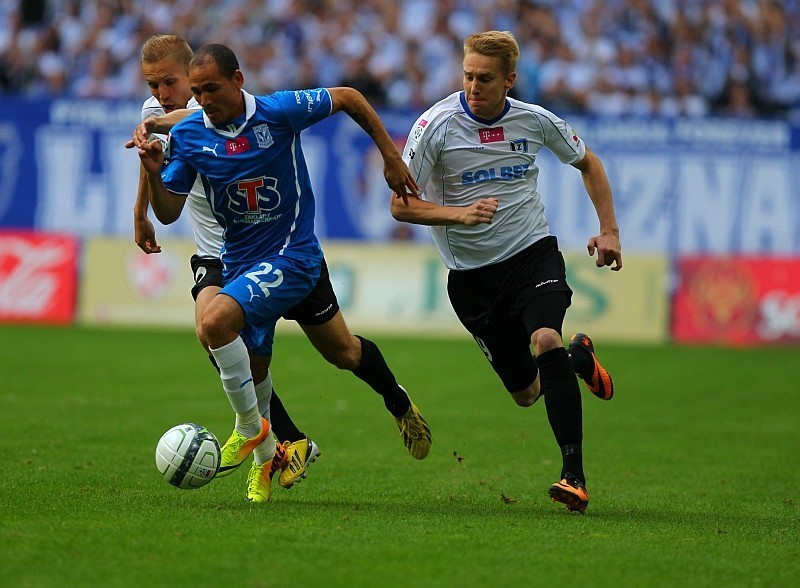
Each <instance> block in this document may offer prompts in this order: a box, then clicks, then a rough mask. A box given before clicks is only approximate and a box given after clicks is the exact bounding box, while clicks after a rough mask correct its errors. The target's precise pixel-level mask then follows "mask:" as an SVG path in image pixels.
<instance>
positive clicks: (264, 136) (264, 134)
mask: <svg viewBox="0 0 800 588" xmlns="http://www.w3.org/2000/svg"><path fill="white" fill-rule="evenodd" d="M253 132H254V133H255V134H256V141H257V142H258V147H259V149H266V148H268V147H270V146H271V145H272V144H273V143H274V142H275V140H274V139H273V138H272V135H271V134H270V132H269V127H268V126H267V125H256V126H254V127H253Z"/></svg>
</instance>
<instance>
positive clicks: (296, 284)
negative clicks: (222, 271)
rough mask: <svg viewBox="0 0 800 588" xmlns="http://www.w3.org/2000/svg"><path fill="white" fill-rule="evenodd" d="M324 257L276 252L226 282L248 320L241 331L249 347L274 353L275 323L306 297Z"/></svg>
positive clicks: (241, 270)
mask: <svg viewBox="0 0 800 588" xmlns="http://www.w3.org/2000/svg"><path fill="white" fill-rule="evenodd" d="M320 261H321V257H305V256H299V257H293V256H286V255H275V256H272V257H270V258H268V259H266V260H264V261H261V262H259V263H257V264H256V265H254V266H253V267H250V268H243V269H240V270H237V271H236V272H235V275H236V276H237V277H235V278H233V279H232V280H230V281H229V282H227V283H226V284H225V286H224V287H223V288H222V290H221V292H220V293H221V294H227V295H228V296H230V297H231V298H233V299H234V300H236V302H238V303H239V306H241V307H242V311H243V312H244V320H245V322H246V323H247V325H246V326H245V328H244V330H242V332H241V336H242V339H243V340H244V343H245V345H247V348H248V349H249V350H251V351H253V352H254V353H256V354H257V355H272V341H273V339H274V338H275V323H277V322H278V319H279V318H281V316H282V315H283V314H285V313H286V312H287V311H288V310H289V309H290V308H292V307H294V306H295V305H296V304H297V303H298V302H300V301H302V300H304V299H305V298H306V296H308V294H309V292H311V290H312V289H313V288H314V285H315V284H316V283H317V280H318V279H319V275H320V268H321V263H320Z"/></svg>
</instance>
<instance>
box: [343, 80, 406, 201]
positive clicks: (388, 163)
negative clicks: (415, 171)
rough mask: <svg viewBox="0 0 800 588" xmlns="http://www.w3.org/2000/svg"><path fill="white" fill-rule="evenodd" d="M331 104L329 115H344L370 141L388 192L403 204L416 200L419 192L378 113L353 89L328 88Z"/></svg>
mask: <svg viewBox="0 0 800 588" xmlns="http://www.w3.org/2000/svg"><path fill="white" fill-rule="evenodd" d="M328 92H330V95H331V101H332V103H333V109H332V114H333V113H336V112H339V111H340V110H343V111H345V112H346V113H347V114H348V116H350V118H352V119H353V120H354V121H356V122H357V123H358V125H359V126H360V127H361V128H362V129H364V131H366V133H367V134H368V135H369V136H370V137H372V140H373V141H374V142H375V145H376V146H377V147H378V150H379V151H380V152H381V155H382V156H383V177H384V178H385V179H386V183H387V184H388V185H389V188H391V190H392V192H394V193H395V194H398V195H399V196H400V198H402V199H403V201H406V202H407V201H408V197H409V196H411V197H412V198H418V197H419V188H418V187H417V183H416V182H415V181H414V178H413V177H411V172H410V171H409V170H408V166H407V165H406V163H405V162H404V161H403V158H402V156H401V154H400V152H399V151H398V150H397V146H396V145H395V144H394V141H393V140H392V138H391V137H390V136H389V132H388V131H387V130H386V127H385V126H384V125H383V122H381V119H380V117H378V113H377V112H375V109H374V108H372V106H370V104H369V102H367V99H366V98H364V95H363V94H362V93H361V92H359V91H358V90H356V89H355V88H346V87H341V88H328Z"/></svg>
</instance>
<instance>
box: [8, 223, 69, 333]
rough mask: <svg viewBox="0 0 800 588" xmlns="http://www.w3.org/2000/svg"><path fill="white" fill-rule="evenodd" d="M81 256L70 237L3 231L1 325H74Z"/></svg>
mask: <svg viewBox="0 0 800 588" xmlns="http://www.w3.org/2000/svg"><path fill="white" fill-rule="evenodd" d="M78 255H79V247H78V240H77V239H76V238H75V237H73V236H71V235H56V234H47V233H34V232H32V231H4V230H0V323H2V322H21V323H51V324H70V323H72V321H73V319H74V315H75V297H76V292H77V287H78V275H77V268H78Z"/></svg>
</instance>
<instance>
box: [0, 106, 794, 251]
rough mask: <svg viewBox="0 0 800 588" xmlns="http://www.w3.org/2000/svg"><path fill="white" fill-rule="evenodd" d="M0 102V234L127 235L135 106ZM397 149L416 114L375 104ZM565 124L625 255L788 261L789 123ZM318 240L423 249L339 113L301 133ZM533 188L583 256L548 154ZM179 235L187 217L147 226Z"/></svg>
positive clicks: (566, 193) (591, 221) (589, 217)
mask: <svg viewBox="0 0 800 588" xmlns="http://www.w3.org/2000/svg"><path fill="white" fill-rule="evenodd" d="M0 103H1V104H2V108H0V227H6V228H21V229H35V230H40V231H54V232H58V233H67V234H72V235H75V236H78V237H93V236H98V235H102V236H113V237H122V238H130V237H131V235H132V230H133V229H132V224H133V221H132V210H133V201H134V198H135V194H136V186H137V173H138V165H139V164H138V159H137V156H136V154H135V152H133V151H129V150H126V149H124V147H123V145H124V143H125V141H126V140H127V139H128V138H129V137H130V134H131V131H132V130H133V127H134V126H135V125H136V124H137V122H138V119H139V113H140V106H141V103H140V102H138V101H135V102H134V101H110V100H99V99H97V100H79V99H56V100H22V99H11V98H3V99H1V101H0ZM381 115H382V118H383V120H384V122H385V124H386V126H387V128H388V129H389V132H390V133H391V134H392V136H394V137H395V138H396V140H397V143H398V146H402V145H403V143H404V142H405V138H406V135H407V133H408V130H409V129H410V128H411V125H412V124H413V122H414V120H415V119H416V117H417V116H418V115H419V113H416V112H408V111H394V110H384V111H382V112H381ZM565 118H566V119H567V120H568V121H569V122H570V123H571V124H572V126H573V127H574V128H575V129H576V131H577V132H578V134H579V135H580V136H581V137H582V138H583V139H584V140H585V141H586V142H587V144H588V145H589V146H590V147H591V148H592V149H594V150H595V151H596V152H597V153H598V154H599V155H600V157H601V158H602V160H603V162H604V164H605V166H606V169H607V171H608V175H609V178H610V180H611V184H612V186H613V187H614V198H615V204H616V209H617V216H618V220H619V223H620V226H621V228H622V244H623V248H624V250H625V251H626V252H628V253H655V254H666V255H695V254H720V255H725V254H729V253H737V254H761V255H771V254H780V255H787V254H793V255H797V254H800V128H798V127H794V126H791V125H790V124H788V123H786V122H783V121H780V120H758V119H753V120H723V119H680V118H677V119H655V118H652V119H649V118H626V119H619V118H602V119H600V118H594V117H581V116H576V117H570V116H569V115H565ZM302 141H303V148H304V150H305V152H306V155H307V159H308V162H309V168H310V170H311V175H312V182H313V184H314V186H315V192H316V197H317V206H318V213H317V233H318V235H319V236H320V238H321V239H325V240H348V241H370V242H373V241H389V240H410V241H420V242H424V243H427V242H428V235H427V229H426V228H424V227H418V226H410V225H404V224H400V223H397V222H396V221H394V219H392V217H391V215H390V214H389V210H388V199H389V193H388V190H387V188H386V186H385V183H384V180H383V174H382V165H381V160H380V155H379V153H378V152H377V150H376V149H375V148H374V147H373V146H372V143H371V141H370V139H369V137H367V135H366V134H365V133H364V132H363V131H362V130H361V129H360V128H359V127H358V126H357V125H356V124H355V123H354V122H353V121H352V120H351V119H350V118H348V117H346V116H334V117H331V118H329V119H326V120H325V121H323V122H322V123H320V124H318V125H315V126H314V127H312V128H310V129H308V130H306V131H304V132H303V138H302ZM537 161H538V164H539V166H540V168H541V173H540V175H539V188H540V192H541V194H542V195H543V198H544V200H545V204H546V206H547V214H548V218H549V219H550V223H551V229H552V232H553V233H555V234H556V235H558V237H559V242H560V244H561V246H562V247H563V248H565V249H583V247H584V246H585V243H586V240H587V238H588V237H589V236H590V235H592V234H594V232H595V231H596V230H597V218H596V215H595V213H594V211H593V209H592V206H591V203H590V202H589V199H588V197H587V196H586V193H585V191H584V189H583V185H582V182H581V177H580V174H578V173H577V172H576V171H575V170H574V169H573V168H572V167H570V166H565V165H562V164H561V163H560V162H558V161H557V160H556V159H555V158H554V157H553V156H552V155H551V154H550V153H549V152H547V151H544V152H542V153H541V154H540V156H539V158H538V160H537ZM158 231H159V234H160V235H163V236H164V237H179V238H181V237H182V238H189V237H191V229H190V227H189V223H188V218H182V219H180V220H179V221H178V222H177V223H175V224H174V225H171V226H169V227H158Z"/></svg>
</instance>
